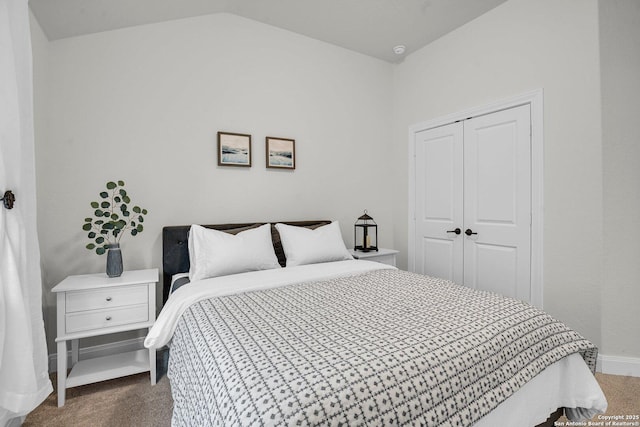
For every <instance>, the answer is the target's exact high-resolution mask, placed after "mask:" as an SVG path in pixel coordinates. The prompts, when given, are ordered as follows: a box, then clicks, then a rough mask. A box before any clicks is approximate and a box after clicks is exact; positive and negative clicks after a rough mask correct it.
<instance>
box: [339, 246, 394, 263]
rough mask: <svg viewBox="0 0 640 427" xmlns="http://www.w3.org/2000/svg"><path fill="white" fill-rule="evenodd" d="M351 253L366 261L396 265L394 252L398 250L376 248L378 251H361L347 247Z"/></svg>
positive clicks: (356, 257)
mask: <svg viewBox="0 0 640 427" xmlns="http://www.w3.org/2000/svg"><path fill="white" fill-rule="evenodd" d="M349 252H351V255H352V256H353V257H354V258H355V259H364V260H367V261H375V262H380V263H382V264H387V265H392V266H394V267H395V266H396V254H398V253H399V251H396V250H395V249H386V248H378V251H370V252H362V251H356V250H355V249H349Z"/></svg>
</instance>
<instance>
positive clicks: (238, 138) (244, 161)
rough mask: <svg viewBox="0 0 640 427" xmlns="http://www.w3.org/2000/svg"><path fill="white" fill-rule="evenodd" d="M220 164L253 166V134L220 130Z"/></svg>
mask: <svg viewBox="0 0 640 427" xmlns="http://www.w3.org/2000/svg"><path fill="white" fill-rule="evenodd" d="M218 166H251V135H245V134H243V133H230V132H218Z"/></svg>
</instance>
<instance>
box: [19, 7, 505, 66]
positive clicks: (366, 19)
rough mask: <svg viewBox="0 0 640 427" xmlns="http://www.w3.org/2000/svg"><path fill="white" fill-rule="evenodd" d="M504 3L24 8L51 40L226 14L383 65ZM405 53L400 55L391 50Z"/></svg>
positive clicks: (400, 58)
mask: <svg viewBox="0 0 640 427" xmlns="http://www.w3.org/2000/svg"><path fill="white" fill-rule="evenodd" d="M505 1H506V0H30V1H29V4H30V6H31V10H32V12H33V14H34V16H35V17H36V19H37V20H38V22H39V23H40V26H41V27H42V29H43V30H44V32H45V34H46V35H47V37H48V38H49V40H58V39H63V38H67V37H74V36H80V35H84V34H91V33H96V32H101V31H109V30H114V29H118V28H125V27H130V26H135V25H142V24H151V23H156V22H162V21H168V20H172V19H180V18H188V17H193V16H199V15H207V14H212V13H232V14H235V15H239V16H243V17H245V18H249V19H253V20H255V21H259V22H263V23H265V24H269V25H273V26H276V27H280V28H283V29H285V30H289V31H293V32H295V33H298V34H303V35H305V36H308V37H312V38H314V39H318V40H322V41H325V42H328V43H332V44H334V45H337V46H341V47H344V48H346V49H350V50H353V51H356V52H360V53H363V54H365V55H369V56H373V57H375V58H379V59H382V60H385V61H389V62H399V61H400V60H402V58H403V57H404V56H406V55H407V54H409V53H411V52H413V51H415V50H417V49H420V48H421V47H423V46H425V45H427V44H429V43H430V42H432V41H433V40H435V39H437V38H439V37H441V36H442V35H444V34H446V33H448V32H450V31H452V30H454V29H455V28H458V27H460V26H461V25H464V24H465V23H467V22H469V21H471V20H473V19H474V18H476V17H478V16H480V15H482V14H484V13H485V12H487V11H489V10H491V9H493V8H494V7H496V6H498V5H499V4H501V3H504V2H505ZM397 45H404V46H406V51H405V53H404V54H403V55H396V54H395V53H394V51H393V48H394V47H395V46H397Z"/></svg>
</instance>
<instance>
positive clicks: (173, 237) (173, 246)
mask: <svg viewBox="0 0 640 427" xmlns="http://www.w3.org/2000/svg"><path fill="white" fill-rule="evenodd" d="M277 222H281V223H283V224H288V225H295V226H298V227H307V228H311V229H314V228H317V227H320V226H322V225H327V224H329V223H331V221H328V220H318V221H277ZM264 224H268V223H266V222H251V223H245V224H212V225H203V227H206V228H212V229H214V230H220V231H224V232H226V233H231V234H237V233H239V232H241V231H245V230H249V229H251V228H256V227H259V226H261V225H264ZM274 224H275V222H273V223H271V240H272V242H273V248H274V249H275V252H276V256H277V257H278V262H279V263H280V265H281V266H283V267H284V266H285V263H286V259H285V256H284V251H283V250H282V243H280V235H279V234H278V231H277V230H276V228H275V226H274ZM189 228H191V226H190V225H177V226H170V227H164V228H163V229H162V270H163V275H162V276H163V277H162V302H163V303H164V302H166V301H167V298H168V297H169V289H170V288H171V276H173V275H174V274H177V273H183V272H187V271H189V248H188V245H187V235H188V233H189Z"/></svg>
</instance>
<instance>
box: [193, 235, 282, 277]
mask: <svg viewBox="0 0 640 427" xmlns="http://www.w3.org/2000/svg"><path fill="white" fill-rule="evenodd" d="M189 263H190V267H189V280H190V281H192V282H193V281H195V280H201V279H206V278H208V277H217V276H226V275H229V274H236V273H244V272H246V271H254V270H269V269H272V268H280V264H278V258H277V257H276V253H275V251H274V250H273V244H272V243H271V225H270V224H265V225H262V226H260V227H257V228H252V229H250V230H246V231H241V232H240V233H238V234H236V235H233V234H230V233H225V232H223V231H218V230H212V229H209V228H205V227H202V226H200V225H195V224H194V225H192V226H191V230H190V232H189Z"/></svg>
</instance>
